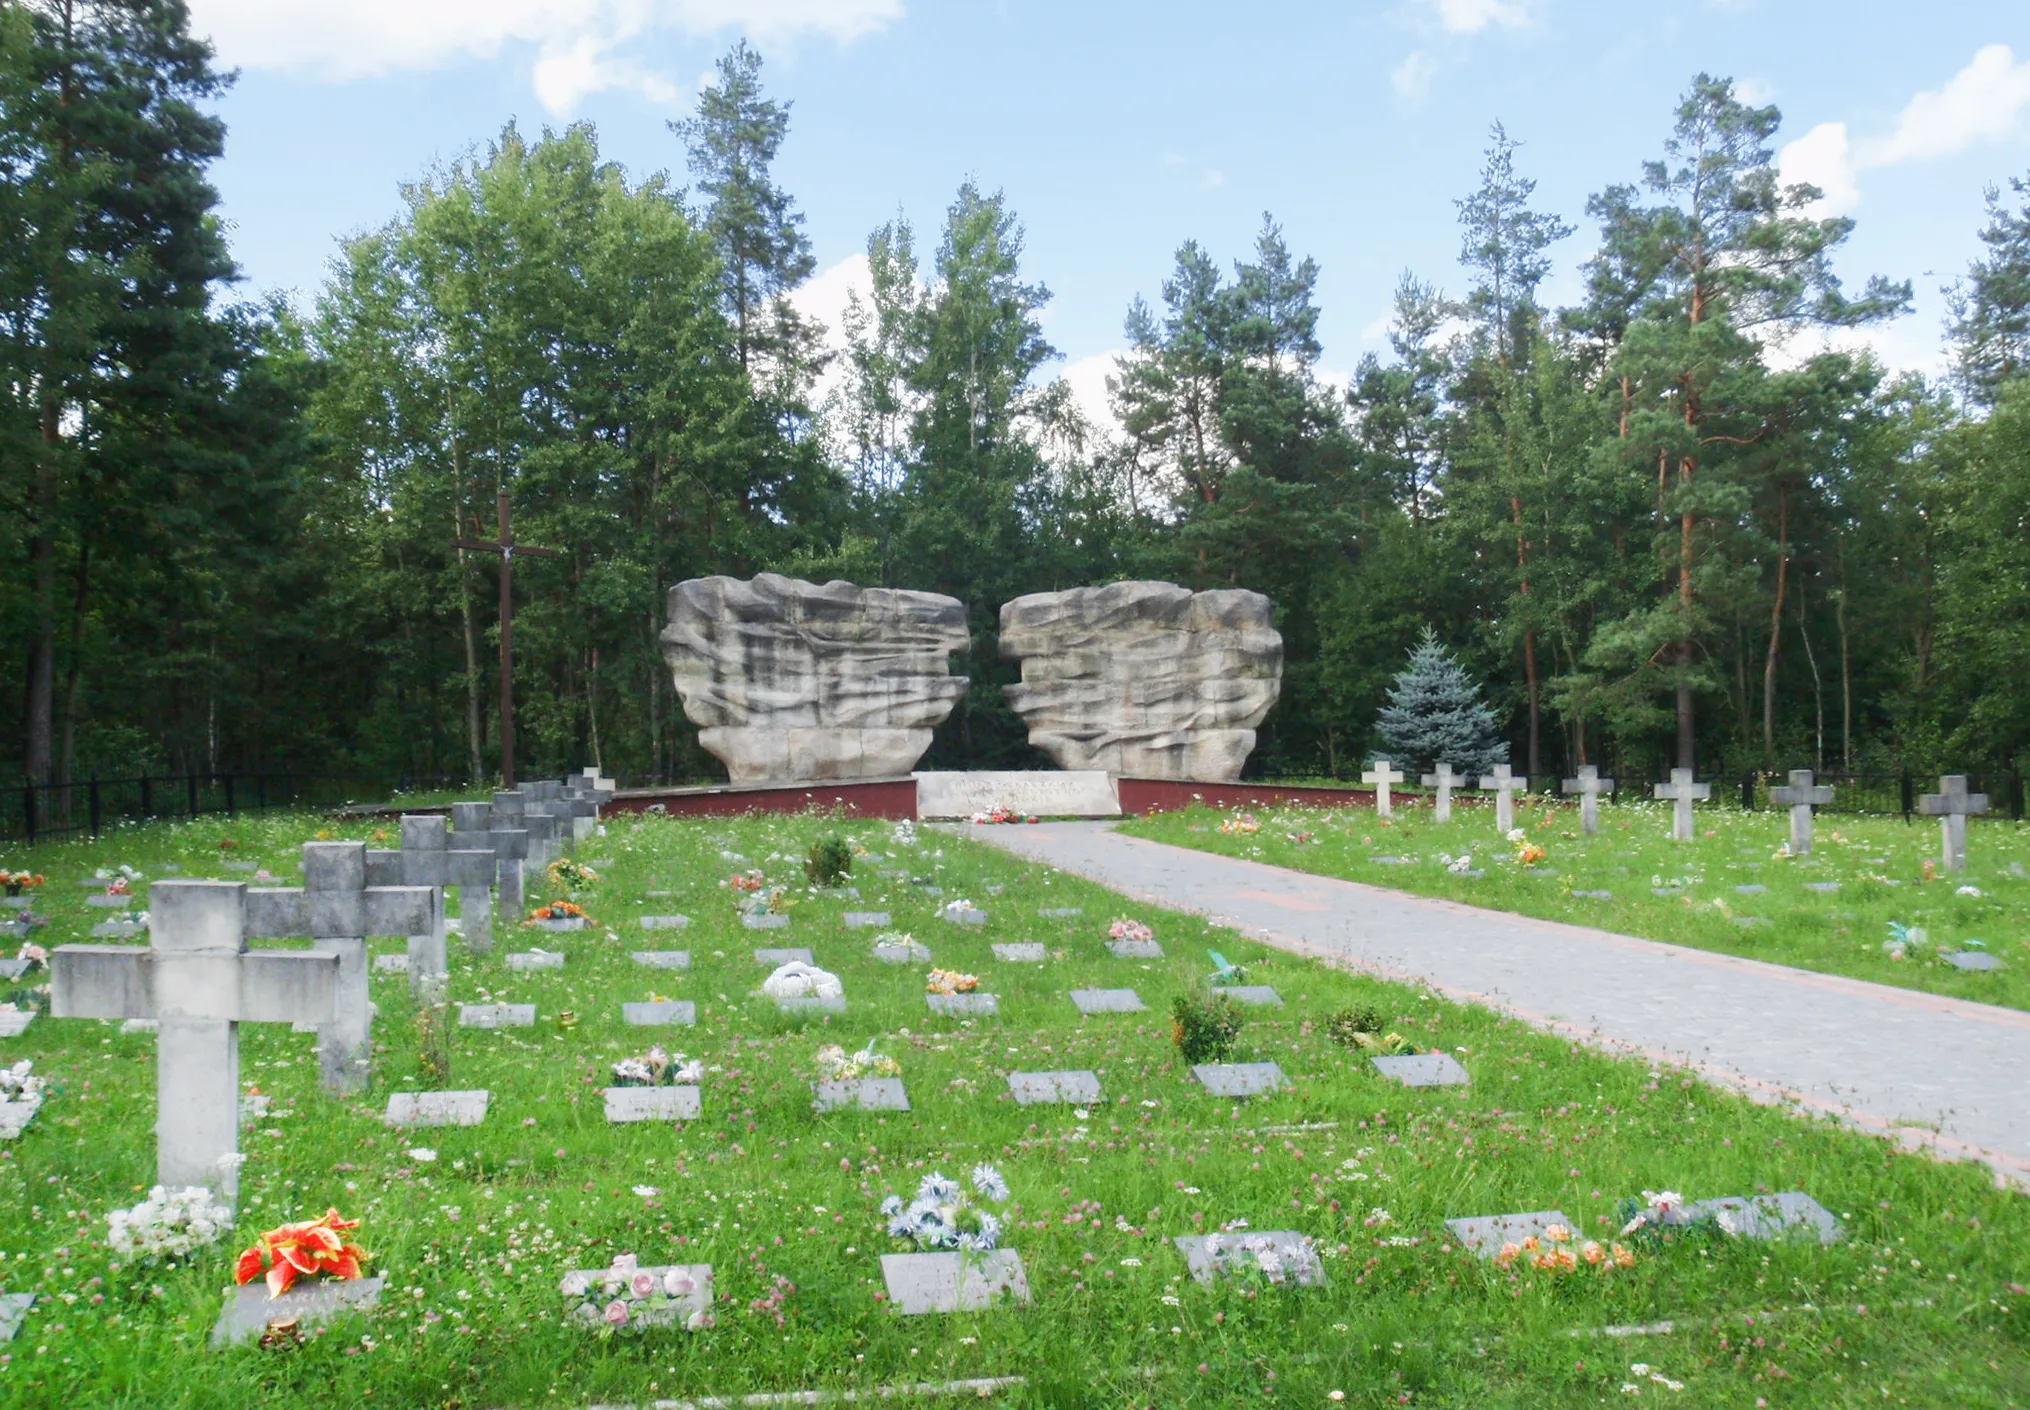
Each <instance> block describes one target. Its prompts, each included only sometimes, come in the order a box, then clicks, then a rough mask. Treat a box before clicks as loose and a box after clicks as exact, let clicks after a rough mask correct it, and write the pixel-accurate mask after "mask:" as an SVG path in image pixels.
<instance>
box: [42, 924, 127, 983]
mask: <svg viewBox="0 0 2030 1410" xmlns="http://www.w3.org/2000/svg"><path fill="white" fill-rule="evenodd" d="M147 933H148V927H147V926H145V925H143V924H141V922H140V921H138V920H105V921H100V922H99V923H98V924H97V925H95V926H93V927H92V938H93V939H94V940H132V939H134V938H135V937H137V936H140V935H145V934H147ZM9 978H15V979H18V978H20V976H19V975H10V976H9Z"/></svg>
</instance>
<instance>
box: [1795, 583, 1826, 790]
mask: <svg viewBox="0 0 2030 1410" xmlns="http://www.w3.org/2000/svg"><path fill="white" fill-rule="evenodd" d="M1797 639H1798V640H1799V641H1801V642H1803V643H1804V659H1805V661H1806V662H1807V663H1809V664H1810V666H1811V694H1812V716H1813V722H1814V724H1815V725H1816V729H1815V730H1814V731H1813V735H1812V739H1813V743H1814V746H1815V747H1814V748H1813V750H1812V767H1813V768H1814V769H1816V770H1818V771H1819V772H1820V773H1824V772H1825V771H1826V687H1825V682H1824V681H1822V680H1820V679H1819V658H1818V655H1817V653H1816V652H1814V651H1813V650H1812V649H1811V632H1810V631H1808V630H1806V628H1805V620H1804V584H1803V583H1799V584H1798V585H1797Z"/></svg>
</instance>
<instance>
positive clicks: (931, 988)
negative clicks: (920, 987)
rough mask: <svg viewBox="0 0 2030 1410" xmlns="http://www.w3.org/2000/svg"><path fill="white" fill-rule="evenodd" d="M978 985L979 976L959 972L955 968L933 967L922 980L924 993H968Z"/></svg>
mask: <svg viewBox="0 0 2030 1410" xmlns="http://www.w3.org/2000/svg"><path fill="white" fill-rule="evenodd" d="M979 987H980V976H978V975H977V974H961V973H959V971H957V970H955V969H934V970H932V971H931V972H930V977H929V978H928V979H926V980H925V981H924V992H925V993H926V994H970V993H972V992H973V991H974V990H975V989H977V988H979Z"/></svg>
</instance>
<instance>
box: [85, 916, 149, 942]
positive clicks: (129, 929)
mask: <svg viewBox="0 0 2030 1410" xmlns="http://www.w3.org/2000/svg"><path fill="white" fill-rule="evenodd" d="M147 933H148V927H147V926H145V925H143V924H141V922H140V921H138V920H102V921H100V922H99V923H98V924H97V925H95V926H93V927H92V938H93V939H94V940H132V939H133V938H134V937H135V936H137V935H146V934H147Z"/></svg>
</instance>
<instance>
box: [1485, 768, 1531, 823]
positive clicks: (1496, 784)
mask: <svg viewBox="0 0 2030 1410" xmlns="http://www.w3.org/2000/svg"><path fill="white" fill-rule="evenodd" d="M1480 786H1481V787H1482V788H1491V789H1493V790H1494V830H1495V831H1496V832H1499V833H1502V834H1504V835H1506V834H1507V833H1510V832H1513V831H1514V830H1515V795H1516V790H1517V789H1521V790H1523V791H1524V792H1525V793H1527V792H1528V791H1529V786H1530V781H1529V779H1528V778H1527V777H1518V776H1517V775H1515V774H1512V773H1510V772H1509V768H1508V765H1507V764H1496V765H1495V766H1494V772H1493V773H1491V774H1486V775H1484V776H1482V778H1481V780H1480Z"/></svg>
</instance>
